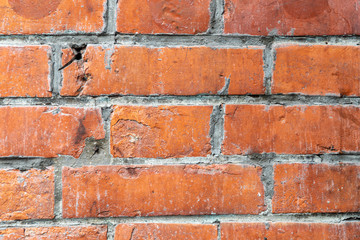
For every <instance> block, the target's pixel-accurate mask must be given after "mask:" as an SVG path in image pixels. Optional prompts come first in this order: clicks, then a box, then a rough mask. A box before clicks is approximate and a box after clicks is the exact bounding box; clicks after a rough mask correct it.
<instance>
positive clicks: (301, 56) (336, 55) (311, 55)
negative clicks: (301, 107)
mask: <svg viewBox="0 0 360 240" xmlns="http://www.w3.org/2000/svg"><path fill="white" fill-rule="evenodd" d="M359 82H360V47H358V46H328V45H326V46H321V45H312V46H295V45H280V46H278V47H277V48H276V64H275V71H274V76H273V85H272V93H274V94H278V93H282V94H288V93H302V94H307V95H336V96H359V94H360V86H359Z"/></svg>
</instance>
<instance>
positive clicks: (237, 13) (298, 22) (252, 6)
mask: <svg viewBox="0 0 360 240" xmlns="http://www.w3.org/2000/svg"><path fill="white" fill-rule="evenodd" d="M358 5H359V3H358V1H357V0H348V1H345V2H344V1H341V0H316V1H314V0H282V1H270V0H253V1H243V0H225V16H224V19H225V30H224V31H225V33H239V34H250V35H345V34H359V33H360V14H359V10H358V9H359V8H358Z"/></svg>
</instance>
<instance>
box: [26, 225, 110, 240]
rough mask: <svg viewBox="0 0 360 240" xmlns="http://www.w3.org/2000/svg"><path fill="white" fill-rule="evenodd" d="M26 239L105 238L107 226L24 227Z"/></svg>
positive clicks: (86, 239) (90, 239) (78, 239)
mask: <svg viewBox="0 0 360 240" xmlns="http://www.w3.org/2000/svg"><path fill="white" fill-rule="evenodd" d="M25 239H26V240H46V239H64V240H65V239H66V240H93V239H94V240H95V239H96V240H106V239H107V226H80V227H78V226H76V227H40V228H25Z"/></svg>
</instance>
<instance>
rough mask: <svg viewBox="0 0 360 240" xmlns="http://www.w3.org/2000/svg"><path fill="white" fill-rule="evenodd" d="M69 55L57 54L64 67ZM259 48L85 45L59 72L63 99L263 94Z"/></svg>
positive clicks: (261, 53)
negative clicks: (224, 91) (223, 92)
mask: <svg viewBox="0 0 360 240" xmlns="http://www.w3.org/2000/svg"><path fill="white" fill-rule="evenodd" d="M73 56H74V54H73V52H72V51H71V50H70V49H64V50H63V64H64V65H65V64H66V63H67V62H69V60H70V59H71V58H73ZM262 56H263V49H261V48H255V47H254V48H250V49H226V48H225V49H213V48H208V47H173V48H148V47H133V46H115V47H114V48H111V49H110V48H104V47H102V46H96V45H92V46H88V47H87V49H86V51H85V53H84V56H83V59H82V60H80V61H76V62H74V63H72V64H71V65H70V66H69V67H67V68H65V69H64V71H63V76H64V81H63V87H62V89H61V95H63V96H78V95H94V96H97V95H119V94H121V95H154V94H155V95H197V94H217V93H218V92H220V91H221V90H222V89H223V88H224V87H225V83H226V81H225V78H230V79H231V81H230V85H229V92H228V94H230V95H237V94H248V93H249V94H263V93H264V86H263V78H264V74H263V59H262Z"/></svg>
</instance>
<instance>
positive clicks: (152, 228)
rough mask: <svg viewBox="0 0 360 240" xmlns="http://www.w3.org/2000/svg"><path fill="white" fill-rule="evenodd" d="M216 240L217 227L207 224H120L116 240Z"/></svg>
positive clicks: (117, 228)
mask: <svg viewBox="0 0 360 240" xmlns="http://www.w3.org/2000/svg"><path fill="white" fill-rule="evenodd" d="M128 239H132V240H140V239H149V240H155V239H156V240H168V239H172V240H191V239H193V240H216V239H217V227H216V225H207V224H163V223H149V224H141V223H139V224H120V225H118V226H117V227H116V232H115V240H128Z"/></svg>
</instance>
